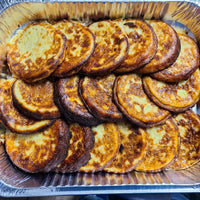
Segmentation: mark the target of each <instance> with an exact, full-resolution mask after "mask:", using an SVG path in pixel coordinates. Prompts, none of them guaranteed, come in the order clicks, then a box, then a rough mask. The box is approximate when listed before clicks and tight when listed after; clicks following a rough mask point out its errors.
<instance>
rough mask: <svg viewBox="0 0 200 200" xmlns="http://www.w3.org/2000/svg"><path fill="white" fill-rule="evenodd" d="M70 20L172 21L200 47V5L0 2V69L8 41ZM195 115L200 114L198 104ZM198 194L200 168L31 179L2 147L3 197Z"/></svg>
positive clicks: (43, 175) (48, 175)
mask: <svg viewBox="0 0 200 200" xmlns="http://www.w3.org/2000/svg"><path fill="white" fill-rule="evenodd" d="M62 18H70V19H77V20H81V21H82V22H84V23H89V22H91V21H92V20H99V19H108V18H110V19H116V18H143V19H161V20H172V21H176V22H179V23H182V24H183V25H184V26H186V27H188V28H189V29H190V30H191V32H192V33H193V35H194V36H195V38H196V39H197V42H198V44H199V42H200V2H199V1H198V0H196V1H195V0H187V1H174V0H171V1H160V0H154V1H146V0H144V1H124V2H122V1H119V0H118V1H109V0H106V1H92V0H88V1H81V0H79V1H75V0H74V1H60V0H57V1H53V0H51V1H47V0H41V1H40V0H36V1H33V0H1V1H0V66H1V65H3V63H4V61H5V59H6V54H5V52H6V42H7V40H8V38H9V37H10V36H11V35H12V34H13V32H14V31H15V30H16V29H17V28H18V27H19V26H20V25H23V24H25V23H27V22H29V21H33V20H37V19H52V20H55V19H56V20H58V19H62ZM193 110H194V111H195V112H196V113H198V114H200V103H199V106H198V105H196V106H195V107H194V108H193ZM172 192H200V163H199V164H197V165H195V166H194V167H192V168H189V169H187V170H182V171H163V172H160V173H143V172H135V171H133V172H131V173H126V174H112V173H105V172H99V173H95V174H84V173H71V174H56V173H41V174H28V173H24V172H22V171H20V170H19V169H18V168H16V167H14V166H13V165H12V164H11V162H10V161H9V159H8V157H7V155H6V153H5V149H4V146H3V145H0V196H6V197H19V196H23V197H25V196H51V195H52V196H53V195H83V194H118V193H120V194H133V193H172Z"/></svg>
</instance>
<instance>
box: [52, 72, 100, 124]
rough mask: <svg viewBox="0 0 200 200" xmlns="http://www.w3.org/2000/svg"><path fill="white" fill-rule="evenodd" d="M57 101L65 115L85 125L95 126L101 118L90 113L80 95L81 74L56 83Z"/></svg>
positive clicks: (68, 118) (70, 119)
mask: <svg viewBox="0 0 200 200" xmlns="http://www.w3.org/2000/svg"><path fill="white" fill-rule="evenodd" d="M54 99H55V102H56V104H57V105H58V107H59V108H60V111H61V113H62V114H63V116H64V117H65V118H66V119H67V120H69V121H72V122H78V123H79V124H82V125H83V126H95V125H97V124H99V123H100V120H99V119H97V118H96V117H94V116H93V115H92V114H90V113H89V112H88V110H87V108H86V107H85V105H84V103H83V101H82V99H81V97H80V95H79V76H78V75H74V76H72V77H68V78H63V79H60V80H59V81H58V82H57V83H56V84H55V97H54Z"/></svg>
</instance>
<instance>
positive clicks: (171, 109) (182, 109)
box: [142, 79, 199, 113]
mask: <svg viewBox="0 0 200 200" xmlns="http://www.w3.org/2000/svg"><path fill="white" fill-rule="evenodd" d="M142 83H143V88H144V91H145V93H146V94H147V96H148V97H149V98H150V99H151V100H152V101H153V102H154V103H155V104H157V105H158V106H160V107H161V108H164V109H166V110H169V111H172V112H177V113H178V112H184V111H186V110H188V109H189V108H191V107H193V106H194V105H195V104H196V103H197V102H198V101H199V98H197V99H196V100H195V101H194V102H193V103H192V104H190V105H188V106H186V107H180V108H179V107H174V106H169V105H166V104H163V103H161V102H160V101H159V100H158V99H157V98H156V97H155V96H154V95H153V94H152V93H151V91H150V90H149V88H148V85H147V84H146V82H145V81H144V80H143V79H142Z"/></svg>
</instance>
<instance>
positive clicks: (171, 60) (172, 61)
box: [136, 20, 181, 74]
mask: <svg viewBox="0 0 200 200" xmlns="http://www.w3.org/2000/svg"><path fill="white" fill-rule="evenodd" d="M155 21H159V20H155ZM162 22H163V21H162ZM163 23H165V22H163ZM165 24H167V23H165ZM167 25H168V26H169V27H170V28H171V29H172V30H173V32H174V34H175V37H176V40H177V45H176V48H175V50H174V52H173V54H172V56H171V57H170V58H169V59H168V60H167V61H166V62H165V64H164V67H162V70H164V69H166V68H168V67H169V66H170V65H172V64H173V63H174V62H175V61H176V59H177V58H178V56H179V53H180V49H181V44H180V39H179V37H178V34H177V33H176V31H175V30H174V29H173V27H172V26H170V25H169V24H167ZM160 66H163V64H158V65H157V66H156V68H159V69H160ZM143 67H145V66H143ZM143 67H141V68H140V69H141V72H140V71H136V72H137V73H141V74H142V73H143V72H142V68H143ZM140 69H139V70H140ZM157 71H160V70H157ZM154 73H155V72H154ZM144 74H147V73H144Z"/></svg>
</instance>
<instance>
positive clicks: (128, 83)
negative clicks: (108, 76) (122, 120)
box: [114, 74, 170, 127]
mask: <svg viewBox="0 0 200 200" xmlns="http://www.w3.org/2000/svg"><path fill="white" fill-rule="evenodd" d="M114 100H115V103H116V105H117V106H118V108H119V109H120V110H121V111H122V112H123V113H124V115H125V116H126V117H127V118H128V119H129V120H131V121H132V122H133V123H135V124H138V125H139V126H142V127H152V126H155V125H159V124H162V123H164V122H165V121H166V120H167V119H168V118H169V117H170V113H169V112H168V111H167V110H164V109H161V108H160V107H158V106H157V105H156V104H155V103H154V102H153V101H151V100H150V99H149V98H148V96H147V95H146V94H145V92H144V90H143V87H142V79H141V76H140V75H137V74H127V75H122V76H119V77H117V79H116V81H115V85H114Z"/></svg>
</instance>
